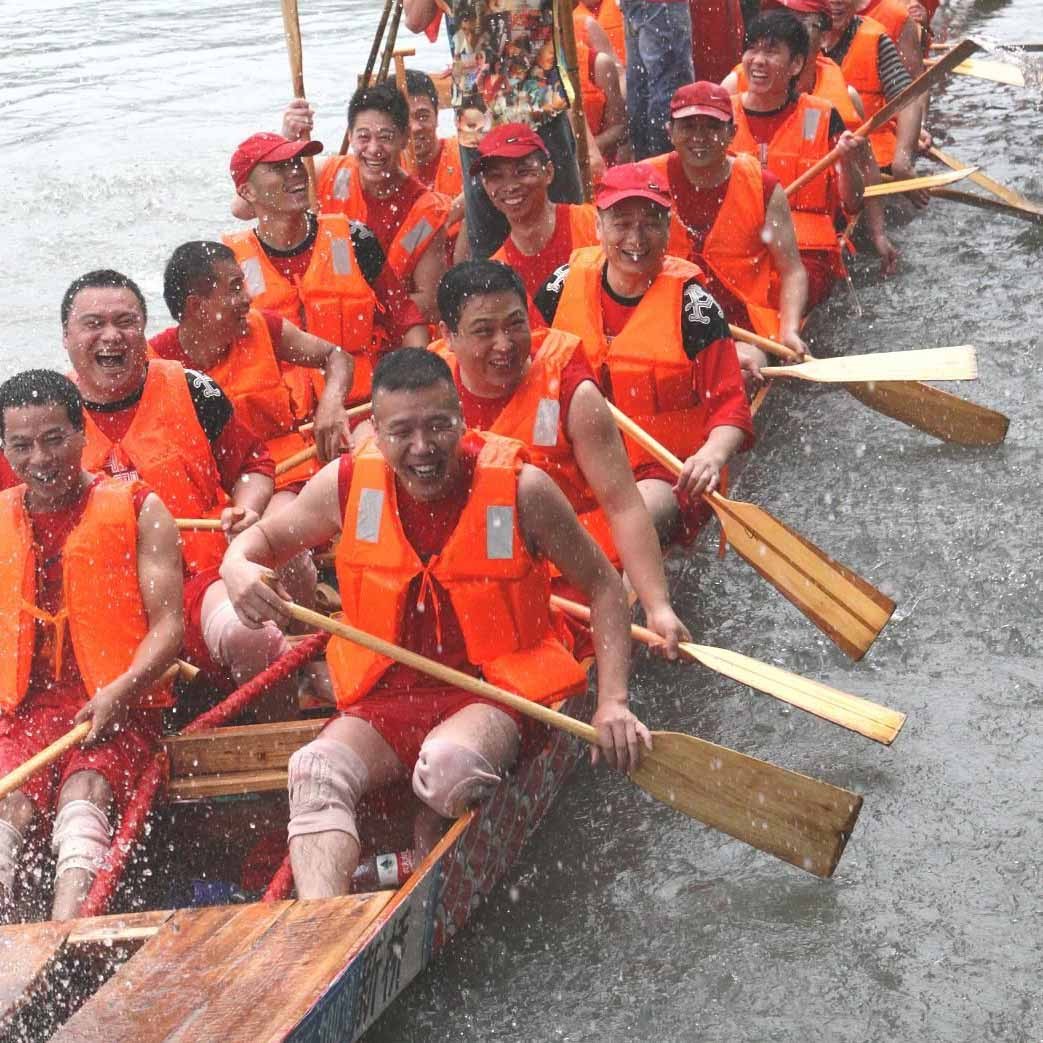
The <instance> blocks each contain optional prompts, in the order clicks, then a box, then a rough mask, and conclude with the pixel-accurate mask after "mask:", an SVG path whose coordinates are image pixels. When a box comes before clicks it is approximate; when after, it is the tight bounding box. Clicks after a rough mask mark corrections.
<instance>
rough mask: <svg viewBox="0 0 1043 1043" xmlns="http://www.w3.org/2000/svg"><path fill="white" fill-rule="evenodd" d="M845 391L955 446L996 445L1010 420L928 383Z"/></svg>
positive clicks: (864, 386) (851, 387) (859, 386)
mask: <svg viewBox="0 0 1043 1043" xmlns="http://www.w3.org/2000/svg"><path fill="white" fill-rule="evenodd" d="M846 387H847V390H848V391H849V392H850V393H851V394H852V395H854V396H855V398H857V399H858V401H859V402H862V403H863V404H864V405H867V406H869V408H870V409H875V410H876V411H877V412H878V413H883V414H884V416H889V417H891V418H892V419H894V420H900V421H901V422H902V423H903V424H908V425H909V426H910V427H915V428H917V429H919V430H920V431H924V432H926V433H927V434H929V435H934V437H935V438H940V439H941V440H942V441H943V442H953V443H955V444H956V445H975V446H984V445H999V444H1000V443H1001V442H1002V441H1003V439H1004V438H1006V437H1007V428H1008V427H1009V426H1010V420H1009V419H1008V418H1007V417H1005V416H1004V415H1003V414H1002V413H997V412H996V411H995V410H992V409H986V408H985V407H984V406H979V405H977V404H976V403H974V402H968V401H967V400H966V399H963V398H959V397H958V396H956V395H950V394H949V393H948V392H947V391H939V390H938V388H933V387H931V386H930V385H929V384H920V383H917V382H915V381H898V382H888V383H881V384H848V385H846Z"/></svg>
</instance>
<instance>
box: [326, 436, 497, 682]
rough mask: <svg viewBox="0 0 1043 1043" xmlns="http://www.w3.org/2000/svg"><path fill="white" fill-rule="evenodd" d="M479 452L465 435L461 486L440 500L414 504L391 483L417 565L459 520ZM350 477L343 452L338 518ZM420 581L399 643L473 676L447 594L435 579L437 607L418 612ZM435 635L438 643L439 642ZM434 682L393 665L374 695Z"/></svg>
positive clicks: (350, 463) (412, 588)
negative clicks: (415, 553)
mask: <svg viewBox="0 0 1043 1043" xmlns="http://www.w3.org/2000/svg"><path fill="white" fill-rule="evenodd" d="M480 450H481V444H480V443H479V442H478V440H477V439H474V438H468V437H466V436H465V438H464V440H463V442H462V443H461V446H460V452H461V464H462V472H461V476H460V484H459V485H458V486H457V488H456V489H455V490H454V492H453V493H452V494H451V495H449V496H447V497H446V498H445V499H442V500H435V501H433V502H423V501H420V500H414V499H413V498H412V497H411V496H410V495H409V494H408V493H407V492H406V491H405V490H404V489H403V488H402V485H401V483H400V482H398V480H397V479H396V482H395V485H396V495H397V498H398V516H399V518H400V519H401V521H402V530H403V532H405V534H406V539H407V540H409V542H410V543H411V544H412V546H413V549H414V550H415V551H416V552H417V554H418V555H419V556H420V560H421V561H425V562H426V561H427V560H428V559H430V558H431V557H432V556H433V555H435V554H438V553H439V552H440V551H441V550H442V549H443V548H444V547H445V545H446V543H447V542H448V541H449V537H450V536H451V535H452V533H453V530H454V529H455V528H456V526H457V523H458V522H459V521H460V515H461V514H462V513H463V509H464V507H465V505H466V504H467V499H468V497H469V496H470V494H471V483H472V481H473V479H474V471H475V465H476V463H477V460H478V453H479V452H480ZM353 472H354V458H353V457H352V456H351V454H350V453H345V454H344V455H343V456H341V458H340V470H339V471H338V473H337V491H338V495H339V497H340V513H341V517H342V518H343V517H344V511H345V509H346V508H347V504H348V493H349V491H350V489H351V478H352V473H353ZM421 580H422V576H417V577H416V578H415V579H414V580H413V582H412V583H411V584H410V585H409V590H408V592H407V594H406V609H405V615H404V617H403V620H402V634H401V644H402V645H404V646H405V647H406V648H408V649H410V650H412V651H414V652H419V653H420V655H423V656H427V657H428V658H429V659H436V660H438V662H440V663H444V664H445V665H446V666H451V667H455V668H456V669H457V670H464V671H466V672H467V673H471V674H477V672H478V671H477V669H476V668H475V667H474V666H472V665H471V664H469V663H468V661H467V650H466V647H465V645H464V636H463V632H462V631H461V629H460V622H459V620H458V619H457V617H456V612H455V611H454V610H453V606H452V602H451V601H450V600H449V595H448V593H447V592H446V590H445V588H444V587H442V586H441V584H439V583H438V581H437V580H433V581H432V585H433V589H434V594H435V597H436V598H437V602H438V605H437V609H436V608H435V607H434V606H432V605H431V604H424V605H423V606H422V607H421V605H420V604H418V600H419V597H420V584H421ZM439 632H440V637H441V639H439ZM433 683H434V682H432V680H431V678H430V677H428V676H427V674H424V673H421V672H420V671H419V670H414V669H413V668H412V667H408V666H402V665H401V664H398V663H396V664H394V665H393V666H391V667H390V668H389V669H388V670H387V671H386V672H385V673H384V676H383V677H381V679H380V681H379V682H378V683H377V685H376V687H375V688H374V689H373V691H374V692H382V691H384V692H386V691H388V690H389V689H394V690H395V691H402V690H404V689H410V688H430V687H432V684H433Z"/></svg>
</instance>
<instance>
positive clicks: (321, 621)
mask: <svg viewBox="0 0 1043 1043" xmlns="http://www.w3.org/2000/svg"><path fill="white" fill-rule="evenodd" d="M283 607H284V608H285V609H286V611H287V612H288V613H289V614H290V615H291V616H292V617H293V618H294V619H296V620H297V621H298V622H299V623H306V624H307V625H308V626H313V627H317V628H318V629H319V630H325V631H326V632H327V633H330V634H333V635H334V636H335V637H342V638H344V639H345V640H346V641H351V642H353V643H354V644H356V645H361V646H362V647H363V648H368V649H369V650H370V651H371V652H376V653H377V655H382V656H387V658H388V659H393V660H394V661H395V662H396V663H401V664H402V665H403V666H408V667H412V669H414V670H419V671H420V672H421V673H424V674H427V676H428V677H433V678H434V679H435V680H436V681H442V682H444V683H445V684H448V685H452V687H454V688H460V689H462V690H463V691H465V692H470V693H471V694H472V695H480V696H482V698H484V699H491V700H492V701H493V702H496V703H500V704H501V705H502V706H509V707H510V708H511V709H512V710H517V711H518V712H519V713H522V714H524V715H525V716H526V717H531V718H533V720H536V721H539V722H540V723H541V724H546V725H549V726H550V727H551V728H558V729H560V730H561V731H563V732H568V733H569V735H574V736H575V737H576V738H577V739H581V740H582V741H583V742H586V743H590V744H591V745H592V746H596V745H597V741H598V739H597V732H595V731H594V729H593V728H592V727H591V726H590V725H589V724H584V723H583V722H582V721H577V720H574V719H573V718H571V717H568V716H566V715H565V714H563V713H558V712H557V710H552V709H551V708H550V707H549V706H543V705H542V704H541V703H534V702H533V701H532V700H531V699H526V698H525V697H524V696H521V695H515V694H514V693H513V692H508V691H505V690H504V689H503V688H497V687H496V686H495V685H491V684H489V682H488V681H483V680H482V679H481V678H479V677H472V676H471V675H470V674H465V673H463V672H462V671H460V670H454V669H453V668H452V667H451V666H446V665H445V664H443V663H438V662H436V661H435V660H434V659H428V658H427V657H426V656H422V655H419V654H418V653H416V652H411V651H410V650H409V649H408V648H400V647H399V646H398V645H394V644H392V643H391V642H390V641H385V640H383V638H379V637H376V636H375V635H374V634H370V633H369V632H368V631H365V630H359V628H358V627H353V626H351V625H350V624H348V623H344V622H342V621H341V620H337V619H330V618H329V616H324V615H322V614H321V613H319V612H313V611H312V610H311V609H310V608H305V607H304V606H303V605H298V604H296V603H295V602H293V601H290V602H288V603H284V605H283Z"/></svg>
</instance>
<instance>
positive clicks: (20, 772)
mask: <svg viewBox="0 0 1043 1043" xmlns="http://www.w3.org/2000/svg"><path fill="white" fill-rule="evenodd" d="M182 672H184V673H185V676H186V677H187V678H188V679H189V680H191V679H192V678H193V677H195V676H196V674H198V673H199V670H198V668H197V667H194V666H192V665H191V664H189V663H182V662H181V661H180V660H178V661H177V662H175V663H173V664H172V665H171V666H170V667H169V669H168V670H167V671H166V672H165V673H164V674H163V676H162V677H161V678H160V679H159V680H158V681H157V682H156V684H155V687H156V688H162V687H163V686H164V685H166V684H170V682H171V681H173V680H174V679H175V678H176V677H177V676H178V675H179V674H180V673H182ZM92 727H93V725H92V723H91V722H90V721H81V722H80V723H79V724H77V725H76V726H75V727H74V728H70V729H69V731H67V732H66V733H65V734H64V735H63V736H62V737H61V738H60V739H55V741H54V742H52V743H51V744H50V746H45V747H44V748H43V749H42V750H40V752H39V753H36V754H33V756H32V757H30V758H29V759H28V760H27V761H26V762H25V763H24V764H21V765H19V766H18V767H17V768H15V769H14V771H10V772H8V773H7V774H6V775H5V776H4V777H3V778H2V779H0V800H3V798H4V797H6V796H7V795H8V794H9V793H14V791H15V790H16V789H21V787H22V786H24V785H25V783H26V782H27V781H28V780H29V779H31V778H32V777H33V776H34V775H35V774H36V773H37V772H40V771H43V769H44V768H46V767H47V765H48V764H53V763H54V762H55V761H56V760H58V759H59V758H60V757H61V756H62V754H64V753H65V752H66V751H68V750H71V749H72V748H73V747H74V746H79V744H80V743H81V742H83V740H84V739H86V738H87V736H88V735H90V733H91V728H92Z"/></svg>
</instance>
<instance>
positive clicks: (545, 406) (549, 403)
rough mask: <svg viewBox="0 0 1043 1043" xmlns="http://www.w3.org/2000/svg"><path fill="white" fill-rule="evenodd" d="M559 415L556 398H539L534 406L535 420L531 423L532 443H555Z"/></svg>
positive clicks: (559, 405)
mask: <svg viewBox="0 0 1043 1043" xmlns="http://www.w3.org/2000/svg"><path fill="white" fill-rule="evenodd" d="M560 417H561V403H560V402H559V401H558V400H557V399H556V398H541V399H540V404H539V405H538V406H537V407H536V421H535V423H534V424H533V425H532V444H533V445H557V444H558V420H559V419H560Z"/></svg>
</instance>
